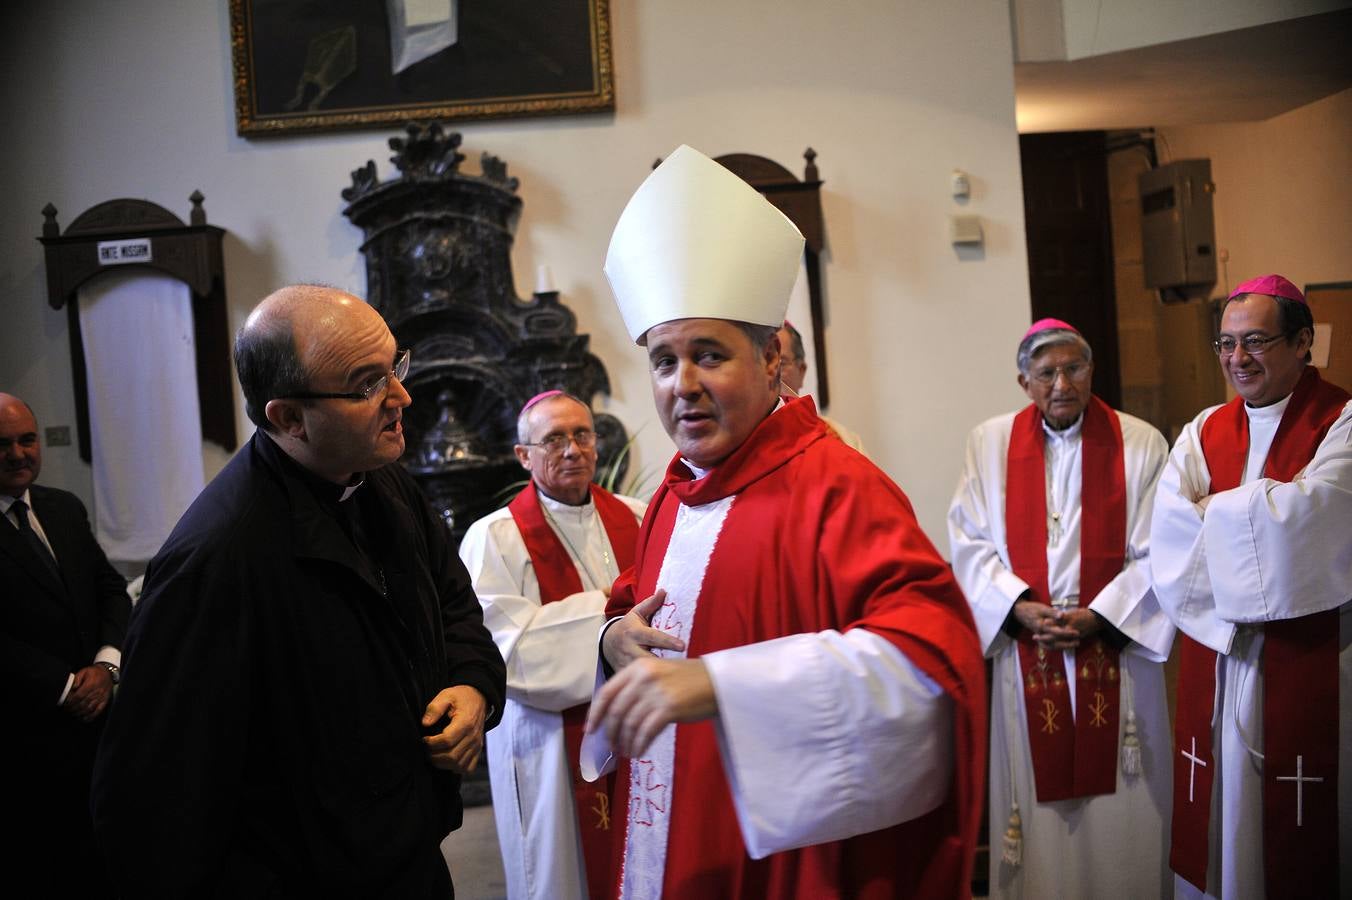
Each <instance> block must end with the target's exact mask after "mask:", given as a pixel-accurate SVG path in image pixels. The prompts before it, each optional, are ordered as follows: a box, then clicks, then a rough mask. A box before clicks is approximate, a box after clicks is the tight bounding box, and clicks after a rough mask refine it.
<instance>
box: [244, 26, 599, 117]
mask: <svg viewBox="0 0 1352 900" xmlns="http://www.w3.org/2000/svg"><path fill="white" fill-rule="evenodd" d="M609 5H610V0H494V2H492V3H476V2H470V0H230V41H231V56H232V58H233V61H234V77H235V121H236V129H237V131H238V132H239V134H241V135H264V134H280V133H287V132H307V131H336V130H346V129H354V128H383V127H389V126H391V125H401V124H403V123H405V122H407V121H409V120H413V119H422V120H428V119H438V120H447V119H484V118H505V117H521V116H551V115H569V114H573V113H586V112H598V111H605V110H611V109H614V108H615V88H614V80H613V74H612V68H611V57H610V9H609ZM396 70H397V71H396Z"/></svg>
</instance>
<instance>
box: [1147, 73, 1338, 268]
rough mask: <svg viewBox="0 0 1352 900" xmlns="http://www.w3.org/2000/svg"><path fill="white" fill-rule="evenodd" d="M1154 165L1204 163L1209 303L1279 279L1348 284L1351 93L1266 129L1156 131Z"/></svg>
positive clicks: (1235, 126) (1225, 127)
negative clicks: (1212, 191)
mask: <svg viewBox="0 0 1352 900" xmlns="http://www.w3.org/2000/svg"><path fill="white" fill-rule="evenodd" d="M1160 133H1161V135H1162V137H1163V141H1161V142H1157V144H1156V147H1157V148H1158V149H1159V150H1161V151H1165V152H1163V153H1162V154H1161V161H1162V162H1168V161H1169V160H1171V159H1192V158H1198V157H1210V159H1211V177H1212V179H1213V180H1214V181H1215V183H1216V196H1215V211H1216V246H1217V248H1218V252H1219V253H1220V254H1221V255H1222V259H1224V258H1225V254H1226V253H1228V254H1229V260H1228V262H1225V263H1223V265H1222V268H1221V277H1222V283H1221V284H1219V285H1217V289H1216V293H1217V294H1222V293H1229V290H1230V288H1232V287H1233V286H1234V285H1236V284H1239V283H1240V282H1241V281H1244V280H1246V279H1249V278H1253V277H1254V276H1257V275H1265V274H1267V273H1269V272H1280V273H1281V274H1283V275H1285V276H1286V277H1288V278H1290V279H1291V280H1292V281H1294V282H1295V283H1296V284H1297V285H1304V284H1307V283H1311V282H1327V281H1350V280H1352V90H1347V91H1343V92H1341V93H1338V94H1334V95H1332V96H1330V97H1325V98H1324V99H1323V100H1319V101H1317V102H1315V103H1311V104H1309V105H1307V106H1302V107H1300V108H1299V109H1294V110H1292V111H1291V112H1289V113H1285V114H1283V115H1280V116H1275V117H1273V118H1271V119H1268V120H1267V121H1265V122H1246V123H1237V124H1228V125H1197V126H1190V127H1184V128H1164V129H1161V132H1160Z"/></svg>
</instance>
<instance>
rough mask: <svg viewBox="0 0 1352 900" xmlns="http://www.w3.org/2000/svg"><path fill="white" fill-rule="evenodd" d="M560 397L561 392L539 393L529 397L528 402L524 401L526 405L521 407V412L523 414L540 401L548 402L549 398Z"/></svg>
mask: <svg viewBox="0 0 1352 900" xmlns="http://www.w3.org/2000/svg"><path fill="white" fill-rule="evenodd" d="M562 396H563V391H541V392H540V393H538V394H536V395H535V396H534V397H531V398H530V399H529V400H527V401H526V405H525V406H523V407H521V412H522V413H524V412H525V411H526V410H528V409H530V408H531V407H532V406H534V405H535V404H537V403H539V402H540V401H541V400H548V399H549V398H550V397H562Z"/></svg>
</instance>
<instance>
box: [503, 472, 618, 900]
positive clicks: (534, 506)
mask: <svg viewBox="0 0 1352 900" xmlns="http://www.w3.org/2000/svg"><path fill="white" fill-rule="evenodd" d="M591 496H592V503H595V504H596V513H597V515H598V516H600V517H601V524H602V525H604V526H605V529H606V537H608V538H609V539H610V549H611V552H613V553H614V554H615V564H616V565H617V566H619V569H620V571H621V572H623V571H624V570H625V569H627V568H629V567H630V566H632V565H633V564H634V543H635V541H636V540H637V539H638V523H637V522H635V521H634V514H633V512H631V511H630V509H629V507H627V506H625V505H624V504H623V503H621V502H620V501H619V500H616V499H615V497H614V496H613V495H612V494H611V493H610V492H609V491H606V490H605V489H603V488H600V487H598V486H596V485H592V489H591ZM507 508H508V510H509V511H510V512H511V513H512V520H513V521H515V522H516V527H517V529H518V530H519V531H520V532H521V538H522V540H523V541H524V542H525V544H526V552H527V553H529V554H530V562H531V565H532V566H533V567H534V568H535V580H536V581H537V582H538V583H539V586H540V603H541V604H545V603H553V602H555V601H556V600H562V599H563V598H565V597H569V596H571V595H573V594H577V593H580V592H581V591H582V579H581V578H579V577H578V574H577V568H576V567H575V565H574V563H573V560H572V558H571V557H570V556H569V555H568V551H567V550H566V549H564V546H563V542H562V541H560V540H559V536H558V535H557V534H555V533H554V529H553V528H551V527H550V526H549V522H548V520H547V519H546V518H545V514H544V510H543V509H542V508H541V507H540V498H539V497H538V496H537V494H536V491H535V482H533V481H532V482H531V483H530V484H528V485H526V487H525V489H524V490H523V491H522V492H521V493H519V494H517V495H516V499H514V500H513V501H512V502H511V503H510V504H508V506H507ZM590 705H591V704H588V703H581V704H578V705H577V706H574V707H570V708H569V709H565V710H564V711H563V743H564V748H565V749H566V750H567V753H568V771H569V772H570V773H571V776H572V781H573V801H574V803H575V804H576V806H577V824H578V834H579V835H581V837H582V856H583V861H584V863H585V864H586V868H587V893H588V894H589V895H590V896H591V897H593V898H601V897H605V896H606V894H607V889H608V887H609V885H610V879H611V865H610V863H611V858H610V852H611V851H610V822H611V812H610V797H611V794H612V793H613V792H614V779H613V778H603V779H601V780H600V781H599V782H597V783H594V784H593V783H589V782H586V781H584V780H583V779H582V773H581V771H580V770H579V768H578V752H579V749H580V748H581V746H582V734H583V726H585V725H586V723H587V708H588V707H589V706H590Z"/></svg>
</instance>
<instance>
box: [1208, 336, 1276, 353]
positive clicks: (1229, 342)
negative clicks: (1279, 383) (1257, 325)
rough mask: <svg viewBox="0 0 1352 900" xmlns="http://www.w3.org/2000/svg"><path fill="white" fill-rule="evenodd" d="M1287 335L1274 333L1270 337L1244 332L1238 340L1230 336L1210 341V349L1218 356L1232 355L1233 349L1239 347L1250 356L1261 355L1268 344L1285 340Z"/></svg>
mask: <svg viewBox="0 0 1352 900" xmlns="http://www.w3.org/2000/svg"><path fill="white" fill-rule="evenodd" d="M1286 337H1287V335H1284V334H1274V335H1273V336H1272V337H1265V336H1264V335H1261V334H1246V335H1244V337H1242V338H1240V339H1239V340H1235V339H1234V338H1232V337H1228V336H1227V337H1221V338H1216V340H1214V341H1212V342H1211V349H1213V350H1215V351H1216V355H1218V356H1234V354H1235V350H1236V349H1237V348H1239V347H1243V348H1244V352H1245V353H1247V354H1249V355H1250V356H1262V355H1263V354H1264V353H1265V352H1266V351H1267V348H1268V344H1272V343H1275V342H1277V341H1281V340H1285V339H1286Z"/></svg>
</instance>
